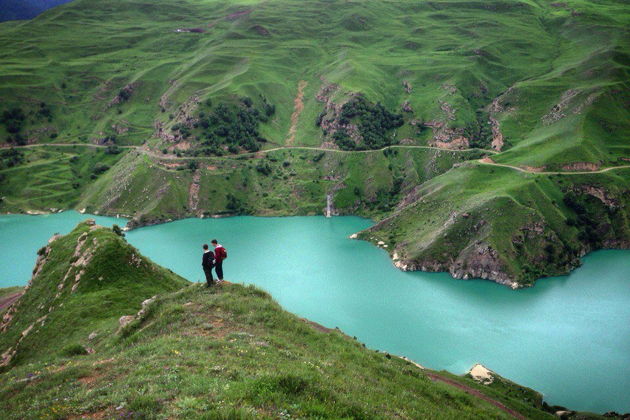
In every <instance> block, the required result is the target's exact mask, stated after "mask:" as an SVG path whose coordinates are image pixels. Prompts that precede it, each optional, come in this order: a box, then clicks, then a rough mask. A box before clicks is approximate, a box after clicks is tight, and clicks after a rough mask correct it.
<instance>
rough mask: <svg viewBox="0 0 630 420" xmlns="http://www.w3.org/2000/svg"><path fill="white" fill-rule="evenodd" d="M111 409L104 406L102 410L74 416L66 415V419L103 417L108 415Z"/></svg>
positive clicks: (76, 419)
mask: <svg viewBox="0 0 630 420" xmlns="http://www.w3.org/2000/svg"><path fill="white" fill-rule="evenodd" d="M111 411H112V409H111V408H106V409H104V410H99V411H95V412H93V413H83V414H79V415H75V416H70V417H68V420H78V419H104V418H108V417H110V414H111Z"/></svg>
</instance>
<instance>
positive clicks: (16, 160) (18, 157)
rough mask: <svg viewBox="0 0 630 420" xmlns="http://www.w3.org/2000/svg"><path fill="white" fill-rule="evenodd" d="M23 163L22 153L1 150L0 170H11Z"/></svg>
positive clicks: (16, 150)
mask: <svg viewBox="0 0 630 420" xmlns="http://www.w3.org/2000/svg"><path fill="white" fill-rule="evenodd" d="M22 162H24V153H23V152H22V151H21V150H18V149H14V148H11V149H3V150H2V151H0V169H5V168H12V167H13V166H17V165H19V164H20V163H22Z"/></svg>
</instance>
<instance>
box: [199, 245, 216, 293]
mask: <svg viewBox="0 0 630 420" xmlns="http://www.w3.org/2000/svg"><path fill="white" fill-rule="evenodd" d="M201 267H202V268H203V272H204V274H205V275H206V287H210V286H212V285H213V284H214V279H213V278H212V267H214V254H213V253H212V251H210V250H209V249H208V244H203V256H202V257H201Z"/></svg>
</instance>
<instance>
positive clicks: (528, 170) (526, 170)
mask: <svg viewBox="0 0 630 420" xmlns="http://www.w3.org/2000/svg"><path fill="white" fill-rule="evenodd" d="M75 146H78V147H94V148H107V147H108V146H104V145H100V144H90V143H67V144H63V143H45V144H28V145H24V146H13V147H15V148H29V149H30V148H36V147H75ZM8 147H10V146H0V148H8ZM118 147H119V148H121V149H134V150H137V151H138V152H140V153H143V154H145V155H148V156H150V157H152V158H156V159H160V160H183V161H190V160H210V159H217V160H225V159H230V158H236V157H245V156H256V155H264V154H267V153H271V152H276V151H278V150H316V151H321V152H331V153H376V152H382V151H384V150H387V149H427V150H439V151H442V152H447V153H450V152H455V153H462V152H473V151H481V152H484V153H488V154H491V155H496V154H499V153H500V152H497V151H496V150H488V149H478V148H468V149H457V150H455V149H453V150H446V149H442V148H439V147H434V146H412V145H401V144H398V145H393V146H386V147H383V148H381V149H372V150H339V149H327V148H325V147H310V146H279V147H274V148H271V149H265V150H260V151H258V152H248V153H239V154H236V155H229V156H224V157H212V156H173V155H163V154H161V153H157V152H155V151H152V150H150V149H148V148H146V147H143V146H118ZM471 162H477V163H479V164H482V165H490V166H500V167H503V168H509V169H513V170H515V171H519V172H523V173H529V174H540V175H588V174H601V173H604V172H609V171H614V170H617V169H630V165H619V166H609V167H607V168H603V169H599V170H596V171H543V170H540V168H535V167H526V168H523V167H520V166H513V165H507V164H504V163H496V162H494V161H493V160H492V159H490V158H483V159H479V160H476V161H471Z"/></svg>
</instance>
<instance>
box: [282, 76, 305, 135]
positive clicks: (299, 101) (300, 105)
mask: <svg viewBox="0 0 630 420" xmlns="http://www.w3.org/2000/svg"><path fill="white" fill-rule="evenodd" d="M306 85H308V83H307V82H306V81H304V80H300V82H299V83H298V91H297V95H296V96H295V100H294V101H293V114H291V127H290V128H289V136H288V137H287V140H286V141H285V144H286V145H287V146H293V143H294V142H295V133H296V132H297V123H298V120H299V119H300V114H301V113H302V110H303V109H304V88H305V87H306Z"/></svg>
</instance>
